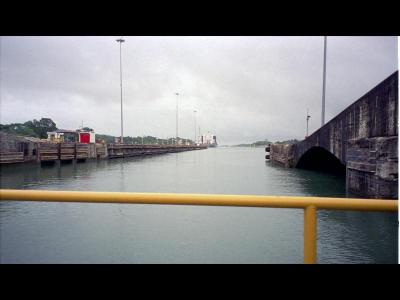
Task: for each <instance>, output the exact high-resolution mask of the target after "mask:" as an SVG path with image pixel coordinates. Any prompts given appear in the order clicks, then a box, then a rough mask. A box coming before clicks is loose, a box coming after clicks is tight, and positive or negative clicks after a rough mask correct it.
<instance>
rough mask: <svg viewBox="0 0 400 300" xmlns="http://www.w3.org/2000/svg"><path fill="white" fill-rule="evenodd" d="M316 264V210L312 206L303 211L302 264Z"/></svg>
mask: <svg viewBox="0 0 400 300" xmlns="http://www.w3.org/2000/svg"><path fill="white" fill-rule="evenodd" d="M316 262H317V208H316V206H314V205H310V206H307V207H306V208H305V209H304V263H305V264H315V263H316Z"/></svg>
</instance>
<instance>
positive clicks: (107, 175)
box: [0, 147, 398, 263]
mask: <svg viewBox="0 0 400 300" xmlns="http://www.w3.org/2000/svg"><path fill="white" fill-rule="evenodd" d="M1 187H2V188H13V189H49V190H82V191H126V192H172V193H174V192H177V193H216V194H256V195H295V196H333V197H345V195H346V192H345V180H344V178H341V177H337V176H335V175H327V174H323V173H318V172H313V171H309V170H298V169H285V168H282V167H280V166H275V165H272V164H270V163H266V162H265V160H264V149H259V148H258V149H257V148H256V149H254V148H252V149H249V148H222V147H221V148H212V149H208V150H201V151H190V152H183V153H173V154H167V155H160V156H150V157H144V158H127V159H115V160H102V161H91V162H86V163H79V164H67V165H62V166H59V165H55V166H46V167H40V166H37V165H36V164H32V165H25V166H22V165H18V166H4V167H2V168H1ZM0 217H1V219H0V222H1V223H0V225H1V227H0V233H1V235H0V241H1V244H0V249H1V255H0V261H1V262H18V263H26V262H45V263H46V262H50V263H51V262H60V263H64V262H65V263H69V262H77V263H81V262H89V263H90V262H94V263H102V262H103V263H120V262H121V263H145V262H150V263H151V262H155V263H157V262H161V263H163V262H164V263H186V262H194V263H218V262H221V263H301V262H302V255H303V253H302V251H303V250H302V247H303V240H302V239H303V212H302V210H296V209H269V208H265V209H264V208H263V209H260V208H237V207H236V208H234V207H199V206H172V205H166V206H161V205H126V204H81V203H30V202H3V203H1V204H0ZM397 231H398V221H397V214H395V213H361V212H342V211H318V261H319V262H320V263H397V253H398V248H397V247H398V236H397Z"/></svg>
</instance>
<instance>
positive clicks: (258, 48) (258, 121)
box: [0, 37, 398, 144]
mask: <svg viewBox="0 0 400 300" xmlns="http://www.w3.org/2000/svg"><path fill="white" fill-rule="evenodd" d="M124 38H125V40H126V42H125V43H124V44H123V87H124V116H125V117H124V132H125V134H126V135H132V136H136V135H141V134H149V135H156V136H160V137H170V136H174V135H175V100H176V98H175V95H174V93H175V92H177V91H179V92H180V93H181V96H180V133H181V134H180V135H182V136H185V137H189V138H193V136H194V113H193V110H195V109H196V110H198V113H197V119H198V125H199V126H200V127H201V129H202V131H211V132H214V133H215V134H216V135H217V136H218V140H219V142H220V143H223V144H232V143H240V142H251V141H254V140H260V139H264V138H269V139H273V140H277V139H289V138H298V139H301V138H303V137H304V134H305V114H306V109H307V108H309V110H310V114H311V116H312V118H311V121H310V131H313V130H316V129H317V128H318V127H319V125H320V114H321V113H320V109H321V108H320V107H321V93H322V59H323V39H322V37H124ZM115 39H116V38H115V37H2V38H1V47H0V49H1V52H0V55H1V57H0V63H1V69H0V71H1V74H0V75H1V82H0V84H1V86H0V87H1V91H0V96H1V113H0V117H1V122H2V123H8V122H23V121H26V120H29V119H33V118H40V117H44V116H49V117H51V118H53V120H55V121H56V122H57V125H58V126H59V127H61V128H76V127H78V126H79V125H80V124H81V121H82V120H83V121H84V124H86V125H88V126H91V127H93V128H95V130H96V131H97V132H101V133H107V134H114V135H118V134H119V128H120V123H119V110H120V107H119V101H120V94H119V92H120V90H119V47H118V44H117V43H116V42H115ZM397 69H398V61H397V38H396V37H328V59H327V95H326V116H327V119H328V120H329V119H330V118H332V117H334V116H335V115H336V114H338V113H339V112H340V111H342V110H343V109H344V108H346V107H347V106H348V105H350V104H351V103H352V102H353V101H355V100H357V99H358V98H359V97H360V96H362V95H363V94H364V93H366V92H367V91H368V90H369V89H371V88H373V87H374V86H375V85H376V84H378V83H379V82H380V81H382V80H383V79H384V78H386V77H387V76H389V75H390V74H391V73H393V72H394V71H395V70H397Z"/></svg>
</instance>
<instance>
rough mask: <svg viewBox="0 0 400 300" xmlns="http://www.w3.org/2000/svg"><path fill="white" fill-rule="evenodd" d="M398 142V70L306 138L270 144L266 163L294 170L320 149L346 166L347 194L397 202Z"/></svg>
mask: <svg viewBox="0 0 400 300" xmlns="http://www.w3.org/2000/svg"><path fill="white" fill-rule="evenodd" d="M397 143H398V71H396V72H395V73H393V74H392V75H391V76H389V77H388V78H387V79H385V80H384V81H382V82H381V83H380V84H379V85H377V86H376V87H375V88H373V89H372V90H371V91H369V92H368V93H367V94H365V95H364V96H362V97H361V98H360V99H359V100H357V101H356V102H354V103H353V104H352V105H350V106H349V107H347V108H346V109H345V110H344V111H342V112H341V113H340V114H339V115H337V116H336V117H335V118H333V119H332V120H331V121H329V122H328V123H326V124H325V125H324V126H323V127H321V128H320V129H319V130H317V131H316V132H314V133H313V134H312V135H310V136H309V137H307V138H306V139H305V140H303V141H301V142H299V143H297V144H294V145H286V146H284V145H276V144H274V145H272V146H271V160H272V161H276V162H280V163H282V164H283V165H285V166H287V167H296V166H298V165H299V162H301V160H302V158H303V157H305V154H306V153H307V152H308V151H310V149H312V148H314V147H321V148H323V149H325V150H327V151H328V152H329V153H331V154H333V155H334V156H335V157H336V158H337V159H338V160H339V161H340V162H341V163H342V164H343V165H345V166H346V177H347V180H346V182H347V190H348V191H349V192H351V193H354V194H357V195H360V196H365V197H371V198H397V197H398V146H397ZM314 149H315V148H314Z"/></svg>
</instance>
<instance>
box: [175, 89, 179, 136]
mask: <svg viewBox="0 0 400 300" xmlns="http://www.w3.org/2000/svg"><path fill="white" fill-rule="evenodd" d="M175 95H176V140H175V144H177V143H178V97H179V93H175Z"/></svg>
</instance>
